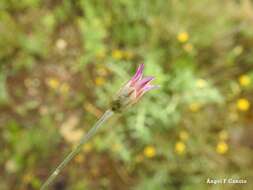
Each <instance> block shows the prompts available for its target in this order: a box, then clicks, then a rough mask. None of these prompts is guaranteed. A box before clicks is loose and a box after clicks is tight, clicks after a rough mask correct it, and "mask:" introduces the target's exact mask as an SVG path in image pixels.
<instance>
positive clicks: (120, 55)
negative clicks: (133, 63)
mask: <svg viewBox="0 0 253 190" xmlns="http://www.w3.org/2000/svg"><path fill="white" fill-rule="evenodd" d="M123 56H124V55H123V52H122V51H121V50H119V49H116V50H113V51H112V57H113V58H114V59H116V60H120V59H122V58H123Z"/></svg>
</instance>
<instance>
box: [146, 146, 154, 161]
mask: <svg viewBox="0 0 253 190" xmlns="http://www.w3.org/2000/svg"><path fill="white" fill-rule="evenodd" d="M143 153H144V155H145V156H146V157H148V158H152V157H154V156H155V155H156V149H155V147H154V146H147V147H145V149H144V150H143Z"/></svg>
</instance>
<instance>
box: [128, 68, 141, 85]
mask: <svg viewBox="0 0 253 190" xmlns="http://www.w3.org/2000/svg"><path fill="white" fill-rule="evenodd" d="M143 69H144V64H141V65H139V67H138V69H137V71H136V73H135V75H134V76H133V77H132V79H131V80H130V81H131V85H134V84H135V83H136V82H137V81H139V80H140V79H141V78H142V73H143Z"/></svg>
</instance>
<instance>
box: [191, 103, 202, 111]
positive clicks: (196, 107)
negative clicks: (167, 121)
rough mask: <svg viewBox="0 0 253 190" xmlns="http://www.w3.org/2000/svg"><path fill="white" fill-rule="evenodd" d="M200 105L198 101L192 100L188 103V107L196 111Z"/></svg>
mask: <svg viewBox="0 0 253 190" xmlns="http://www.w3.org/2000/svg"><path fill="white" fill-rule="evenodd" d="M200 107H201V105H200V103H198V102H193V103H191V104H190V105H189V109H190V111H192V112H197V111H199V109H200Z"/></svg>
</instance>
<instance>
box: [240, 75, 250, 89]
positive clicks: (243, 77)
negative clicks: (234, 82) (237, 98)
mask: <svg viewBox="0 0 253 190" xmlns="http://www.w3.org/2000/svg"><path fill="white" fill-rule="evenodd" d="M239 83H240V85H241V86H249V85H250V83H251V79H250V77H249V76H248V75H241V76H240V77H239Z"/></svg>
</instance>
